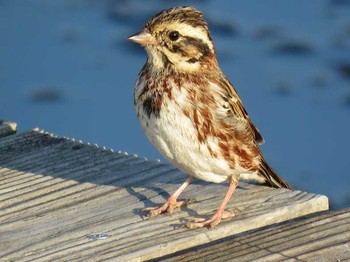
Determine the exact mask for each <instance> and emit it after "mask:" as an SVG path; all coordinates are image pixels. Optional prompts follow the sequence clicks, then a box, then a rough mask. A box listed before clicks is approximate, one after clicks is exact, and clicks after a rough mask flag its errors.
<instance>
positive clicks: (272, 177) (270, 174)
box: [259, 159, 294, 190]
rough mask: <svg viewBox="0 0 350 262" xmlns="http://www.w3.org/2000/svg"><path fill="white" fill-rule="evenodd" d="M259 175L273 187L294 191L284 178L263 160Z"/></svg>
mask: <svg viewBox="0 0 350 262" xmlns="http://www.w3.org/2000/svg"><path fill="white" fill-rule="evenodd" d="M259 174H260V175H262V176H263V177H265V178H266V183H267V184H268V185H269V186H271V187H277V188H288V189H290V190H294V189H293V188H292V187H291V186H290V185H289V184H288V183H287V182H286V181H284V179H283V178H282V177H280V176H279V175H278V174H277V173H276V172H275V170H273V169H272V168H271V167H270V166H269V165H268V164H267V163H266V161H265V159H262V161H261V164H260V167H259Z"/></svg>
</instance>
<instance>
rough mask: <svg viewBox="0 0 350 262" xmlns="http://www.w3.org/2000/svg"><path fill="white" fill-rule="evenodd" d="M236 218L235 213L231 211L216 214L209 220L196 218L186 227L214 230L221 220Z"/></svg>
mask: <svg viewBox="0 0 350 262" xmlns="http://www.w3.org/2000/svg"><path fill="white" fill-rule="evenodd" d="M234 216H235V213H234V212H230V211H223V212H216V213H215V214H214V215H213V216H212V217H211V218H209V219H205V218H195V219H193V220H190V221H189V222H187V224H186V227H188V228H189V229H195V228H201V227H207V228H214V227H215V226H217V225H218V224H219V223H220V222H221V220H224V219H227V218H230V217H234Z"/></svg>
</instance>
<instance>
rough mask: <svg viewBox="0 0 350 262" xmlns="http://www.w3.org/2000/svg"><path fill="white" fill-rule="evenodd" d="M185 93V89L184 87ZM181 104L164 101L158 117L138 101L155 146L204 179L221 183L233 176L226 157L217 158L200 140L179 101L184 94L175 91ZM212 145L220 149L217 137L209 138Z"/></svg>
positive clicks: (173, 161) (172, 161) (169, 158)
mask: <svg viewBox="0 0 350 262" xmlns="http://www.w3.org/2000/svg"><path fill="white" fill-rule="evenodd" d="M182 92H183V90H182ZM173 95H178V96H176V97H177V98H178V99H177V100H176V101H177V103H175V102H173V101H170V102H169V103H168V104H163V105H162V107H161V110H160V113H159V116H158V117H155V116H154V115H153V114H151V115H150V117H148V115H147V114H145V112H144V111H143V108H142V106H141V102H140V103H137V104H136V110H137V113H138V116H139V120H140V123H141V125H142V127H143V129H144V131H145V133H146V135H147V137H148V139H149V140H150V142H151V143H152V144H153V146H154V147H156V148H157V150H158V151H159V152H160V153H161V154H162V155H163V156H164V157H166V158H167V159H168V160H169V161H170V162H171V163H172V164H174V165H175V166H176V167H178V168H179V169H181V170H182V171H183V172H185V173H187V174H188V175H191V176H194V177H197V178H199V179H201V180H205V181H210V182H215V183H220V182H223V181H225V180H227V178H228V176H230V175H232V170H230V167H229V165H228V164H227V162H226V161H225V159H224V158H223V157H220V156H219V157H217V158H215V157H213V156H212V155H211V154H210V152H209V150H208V147H207V145H206V144H203V143H199V141H198V138H197V130H196V129H195V127H194V126H193V124H192V122H191V120H190V119H189V118H188V117H187V116H186V115H184V114H183V113H181V114H180V113H179V112H182V111H181V108H180V105H179V103H180V104H181V96H182V95H184V94H173ZM208 141H209V143H210V147H211V149H212V150H214V151H218V146H217V141H216V138H213V137H209V139H208Z"/></svg>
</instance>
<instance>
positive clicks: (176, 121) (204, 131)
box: [129, 7, 291, 228]
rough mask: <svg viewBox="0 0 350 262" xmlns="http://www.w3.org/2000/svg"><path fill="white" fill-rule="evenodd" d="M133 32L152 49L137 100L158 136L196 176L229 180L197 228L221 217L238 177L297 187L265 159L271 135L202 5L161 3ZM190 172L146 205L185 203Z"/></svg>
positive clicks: (143, 119)
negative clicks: (164, 196)
mask: <svg viewBox="0 0 350 262" xmlns="http://www.w3.org/2000/svg"><path fill="white" fill-rule="evenodd" d="M129 39H130V40H132V41H134V42H136V43H139V44H141V45H143V46H144V47H145V49H146V51H147V53H148V59H147V61H146V64H145V65H144V67H143V68H142V70H141V72H140V74H139V76H138V79H137V82H136V85H135V90H134V104H135V108H136V113H137V116H138V118H139V120H140V123H141V126H142V127H143V129H144V131H145V133H146V135H147V137H148V138H149V140H150V141H151V143H152V144H153V145H154V146H155V147H156V148H157V149H158V150H159V151H160V153H161V154H162V155H164V156H165V157H166V158H167V159H168V160H169V161H170V162H171V163H173V164H174V165H175V166H176V167H178V168H179V169H181V170H182V171H184V172H185V173H187V174H188V175H190V177H196V178H199V179H202V180H206V181H210V182H214V183H221V182H224V181H228V182H229V183H230V187H229V191H228V194H227V195H226V197H225V200H224V203H223V204H222V205H221V206H220V208H219V209H218V211H217V212H216V214H215V215H214V217H212V218H211V219H208V220H204V221H195V222H190V223H189V224H188V226H189V227H190V228H196V227H202V226H210V227H213V226H215V225H217V224H218V223H219V222H220V220H221V218H222V216H223V214H224V208H225V206H226V204H227V201H228V200H229V198H230V197H231V195H232V193H233V191H234V189H235V187H236V186H237V183H238V180H239V179H245V180H254V181H257V182H259V183H266V184H268V185H270V186H273V187H278V188H281V187H284V188H289V189H291V187H290V186H289V185H288V184H287V183H286V182H285V181H284V180H283V179H282V178H281V177H279V176H278V175H277V174H276V173H275V172H274V171H273V170H272V169H271V168H270V167H269V166H268V164H267V163H266V161H265V159H264V157H263V155H262V152H261V150H260V148H259V144H260V143H263V142H264V140H263V138H262V136H261V134H260V132H259V130H258V129H257V128H256V127H255V126H254V125H253V124H252V122H251V121H250V118H249V116H248V114H247V112H246V110H245V108H244V107H243V104H242V101H241V99H240V98H239V96H238V94H237V92H236V90H235V89H234V87H233V86H232V84H231V83H230V82H229V81H228V80H227V78H226V77H225V76H224V74H223V73H222V71H221V70H220V68H219V65H218V63H217V60H216V53H215V48H214V45H213V42H212V39H211V37H210V34H209V31H208V27H207V23H206V21H205V20H204V19H203V17H202V13H201V12H199V11H197V10H196V9H194V8H191V7H175V8H171V9H168V10H165V11H162V12H161V13H159V14H157V15H156V16H155V17H153V18H151V19H150V20H149V21H148V22H147V24H146V25H145V28H144V30H143V31H142V32H141V33H139V34H137V35H134V36H131V37H130V38H129ZM190 180H191V178H190V179H189V180H188V181H186V183H185V184H184V185H183V186H182V187H183V188H181V190H178V191H177V192H176V193H175V194H174V195H172V196H171V197H170V198H169V200H168V201H167V202H166V203H165V204H164V205H163V206H162V207H161V208H152V209H147V211H149V213H150V216H155V215H158V214H160V213H163V212H172V210H173V208H175V207H177V206H179V203H177V202H176V199H177V197H178V195H179V194H180V193H181V192H182V190H183V189H184V188H185V187H186V186H187V184H188V183H189V182H190ZM226 200H227V201H226ZM225 201H226V202H225ZM181 204H184V203H181Z"/></svg>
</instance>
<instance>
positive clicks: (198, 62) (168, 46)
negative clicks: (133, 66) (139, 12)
mask: <svg viewBox="0 0 350 262" xmlns="http://www.w3.org/2000/svg"><path fill="white" fill-rule="evenodd" d="M129 39H130V40H132V41H134V42H137V43H139V44H141V45H143V46H144V47H145V49H146V51H147V53H148V63H149V64H150V65H151V66H153V68H154V69H155V70H159V69H162V68H164V66H170V67H172V69H174V70H176V71H186V72H194V71H198V70H200V69H203V68H208V69H209V68H210V67H212V66H213V65H216V64H217V62H216V55H215V49H214V45H213V42H212V39H211V37H210V34H209V31H208V26H207V22H206V21H205V20H204V18H203V14H202V13H201V12H199V11H198V10H196V9H195V8H192V7H173V8H170V9H167V10H164V11H162V12H160V13H158V14H157V15H155V16H154V17H152V18H151V19H150V20H149V21H148V22H147V23H146V25H145V27H144V30H143V31H142V32H141V33H139V34H137V35H134V36H131V37H130V38H129Z"/></svg>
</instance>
